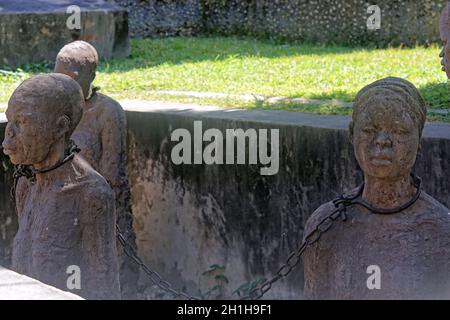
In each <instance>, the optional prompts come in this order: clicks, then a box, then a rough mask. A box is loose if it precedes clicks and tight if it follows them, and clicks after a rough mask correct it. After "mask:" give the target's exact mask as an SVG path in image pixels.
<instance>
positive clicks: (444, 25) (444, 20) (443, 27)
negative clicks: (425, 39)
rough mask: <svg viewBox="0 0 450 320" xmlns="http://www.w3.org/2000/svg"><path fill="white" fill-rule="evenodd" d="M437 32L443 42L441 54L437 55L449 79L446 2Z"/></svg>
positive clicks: (449, 28)
mask: <svg viewBox="0 0 450 320" xmlns="http://www.w3.org/2000/svg"><path fill="white" fill-rule="evenodd" d="M439 32H440V35H441V40H442V43H443V48H442V51H441V54H440V55H439V56H440V57H441V58H442V60H441V65H442V71H445V73H446V74H447V77H448V78H449V79H450V5H449V4H447V6H445V8H444V10H443V11H442V14H441V18H440V21H439Z"/></svg>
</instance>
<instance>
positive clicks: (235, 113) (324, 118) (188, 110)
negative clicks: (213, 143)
mask: <svg viewBox="0 0 450 320" xmlns="http://www.w3.org/2000/svg"><path fill="white" fill-rule="evenodd" d="M120 103H121V105H122V107H123V108H124V109H125V110H126V111H136V112H150V113H162V114H172V115H176V116H186V117H193V118H197V119H200V118H211V119H223V120H239V121H252V122H261V123H268V124H281V125H295V126H311V127H318V128H327V129H342V130H347V129H348V124H349V123H350V120H351V119H350V118H351V117H350V116H336V115H319V114H312V113H302V112H296V111H283V110H253V109H225V108H220V107H216V106H199V105H194V104H180V103H171V102H160V101H145V100H123V101H120ZM423 138H441V139H450V123H446V122H439V121H433V122H427V123H426V124H425V128H424V132H423Z"/></svg>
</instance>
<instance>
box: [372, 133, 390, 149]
mask: <svg viewBox="0 0 450 320" xmlns="http://www.w3.org/2000/svg"><path fill="white" fill-rule="evenodd" d="M375 145H376V146H377V147H380V148H386V147H391V146H392V141H391V139H390V137H389V135H388V134H386V133H385V132H379V133H378V134H377V136H376V137H375Z"/></svg>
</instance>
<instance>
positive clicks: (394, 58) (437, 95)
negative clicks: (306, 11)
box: [0, 37, 450, 118]
mask: <svg viewBox="0 0 450 320" xmlns="http://www.w3.org/2000/svg"><path fill="white" fill-rule="evenodd" d="M131 44H132V52H131V57H130V58H128V59H123V60H119V59H116V60H112V61H109V62H102V63H101V66H100V68H99V72H98V75H97V79H96V81H95V83H96V85H99V86H101V87H102V92H105V93H106V94H109V95H111V96H112V97H114V98H117V99H153V100H164V101H174V102H191V103H199V104H214V105H220V106H225V107H246V108H272V109H289V110H301V111H308V112H318V113H326V114H347V113H349V110H348V109H345V108H337V107H331V106H320V105H314V104H312V105H298V104H289V103H280V104H276V105H269V104H267V103H264V102H259V101H241V100H237V99H224V98H210V99H198V98H189V97H183V96H173V95H165V94H161V93H156V92H154V90H180V91H202V92H219V93H230V94H257V95H263V96H282V97H292V98H294V97H303V98H314V99H338V100H342V101H352V99H353V98H354V96H355V95H356V93H357V92H358V90H360V89H361V88H362V87H363V86H364V85H366V84H369V83H371V82H373V81H375V80H377V79H380V78H383V77H387V76H397V77H402V78H405V79H407V80H409V81H411V82H412V83H414V84H415V85H416V86H417V87H418V88H419V89H420V91H421V92H422V94H423V95H424V97H425V99H426V101H427V102H428V104H429V106H430V107H431V108H444V109H447V108H449V105H450V102H449V91H448V87H447V84H446V76H445V74H444V73H443V72H442V71H440V59H439V57H438V55H439V51H440V49H439V48H438V47H437V46H431V47H428V48H424V47H417V48H412V49H400V48H390V49H370V48H349V47H342V46H320V45H309V44H296V43H294V44H279V43H273V42H269V41H261V40H250V39H238V38H233V37H204V38H181V37H176V38H166V39H158V40H132V42H131ZM49 70H51V66H50V65H39V66H29V67H27V68H23V70H18V72H16V73H15V74H13V75H2V74H0V88H1V89H0V102H6V101H7V99H8V97H9V96H10V95H11V93H12V91H13V89H14V88H15V87H16V86H17V85H18V84H19V83H20V81H22V80H23V79H25V78H26V77H28V76H30V75H31V74H34V73H38V72H45V71H49ZM444 118H445V117H444Z"/></svg>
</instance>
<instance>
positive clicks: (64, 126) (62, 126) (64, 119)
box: [56, 115, 70, 137]
mask: <svg viewBox="0 0 450 320" xmlns="http://www.w3.org/2000/svg"><path fill="white" fill-rule="evenodd" d="M56 129H57V136H58V137H62V136H65V135H67V134H68V133H69V131H70V119H69V117H68V116H66V115H63V116H60V117H59V118H58V119H57V120H56Z"/></svg>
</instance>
